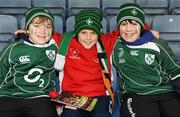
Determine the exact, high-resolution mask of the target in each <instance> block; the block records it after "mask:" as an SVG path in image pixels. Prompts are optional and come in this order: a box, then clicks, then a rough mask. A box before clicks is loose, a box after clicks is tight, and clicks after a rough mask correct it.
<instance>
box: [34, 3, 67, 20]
mask: <svg viewBox="0 0 180 117" xmlns="http://www.w3.org/2000/svg"><path fill="white" fill-rule="evenodd" d="M32 6H33V7H43V8H46V9H49V10H50V11H51V12H52V13H53V14H54V15H59V16H62V19H63V20H65V18H66V16H65V12H66V0H32Z"/></svg>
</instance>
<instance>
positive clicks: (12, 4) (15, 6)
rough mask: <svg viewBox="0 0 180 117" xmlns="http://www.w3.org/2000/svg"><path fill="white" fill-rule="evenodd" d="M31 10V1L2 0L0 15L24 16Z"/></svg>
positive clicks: (0, 2) (0, 1)
mask: <svg viewBox="0 0 180 117" xmlns="http://www.w3.org/2000/svg"><path fill="white" fill-rule="evenodd" d="M29 8H31V0H18V1H16V0H0V14H6V15H7V14H10V15H24V14H25V13H26V11H27V9H29Z"/></svg>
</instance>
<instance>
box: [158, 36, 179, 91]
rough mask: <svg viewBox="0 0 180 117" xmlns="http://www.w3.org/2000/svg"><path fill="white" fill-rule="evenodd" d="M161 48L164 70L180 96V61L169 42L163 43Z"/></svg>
mask: <svg viewBox="0 0 180 117" xmlns="http://www.w3.org/2000/svg"><path fill="white" fill-rule="evenodd" d="M158 40H159V39H158ZM159 41H160V40H159ZM160 48H161V49H160V51H161V53H160V59H161V65H162V70H165V73H167V75H168V77H169V79H170V82H171V84H172V85H173V86H174V88H175V90H176V92H177V93H178V94H180V61H178V60H177V59H176V56H175V54H174V52H173V51H172V49H171V48H170V47H169V46H168V43H167V41H162V42H161V43H160Z"/></svg>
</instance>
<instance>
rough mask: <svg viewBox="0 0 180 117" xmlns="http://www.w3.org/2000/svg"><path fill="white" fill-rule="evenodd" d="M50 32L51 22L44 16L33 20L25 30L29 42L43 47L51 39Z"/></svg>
mask: <svg viewBox="0 0 180 117" xmlns="http://www.w3.org/2000/svg"><path fill="white" fill-rule="evenodd" d="M52 31H53V26H52V22H51V20H50V19H48V18H47V17H44V16H38V17H36V18H34V19H33V20H32V22H31V23H30V25H29V28H28V30H27V32H28V33H29V40H30V41H31V42H32V43H34V44H39V45H43V44H45V43H47V42H48V41H49V40H50V39H51V35H52Z"/></svg>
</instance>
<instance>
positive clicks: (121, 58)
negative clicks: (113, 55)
mask: <svg viewBox="0 0 180 117" xmlns="http://www.w3.org/2000/svg"><path fill="white" fill-rule="evenodd" d="M123 56H124V50H123V48H118V59H119V63H125V60H124V59H123Z"/></svg>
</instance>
